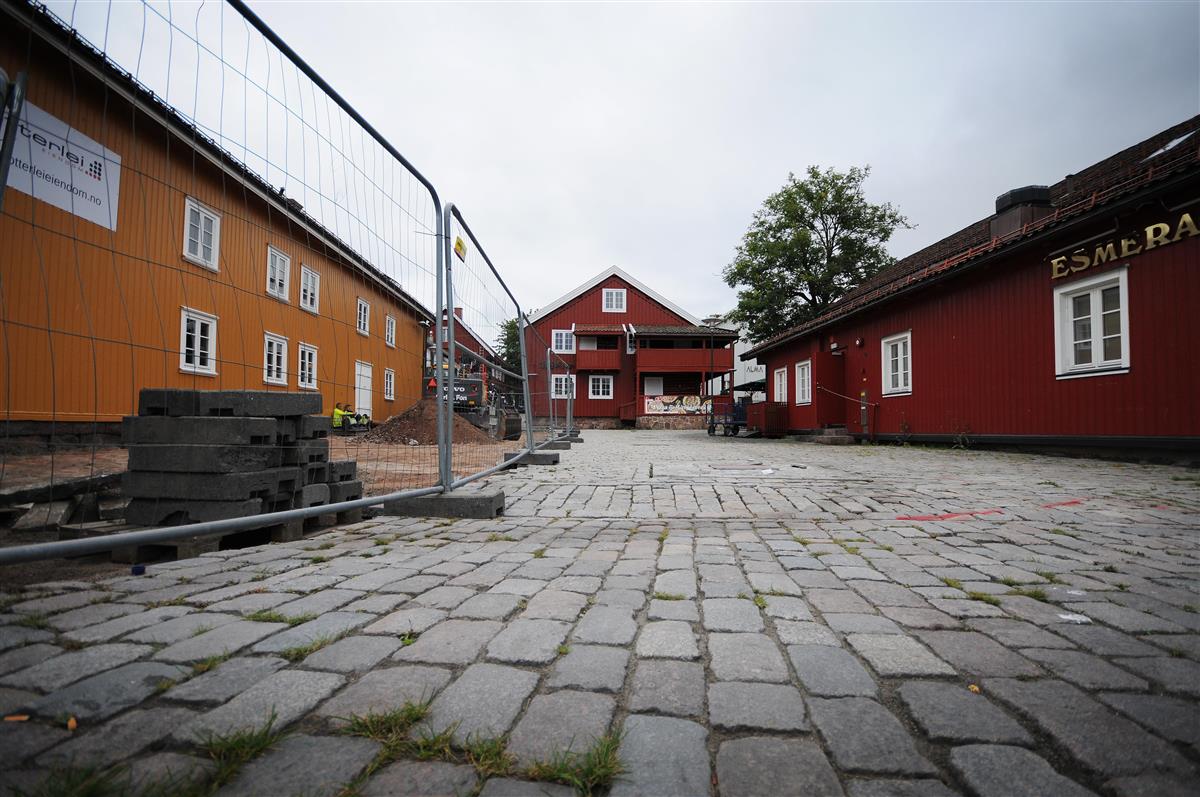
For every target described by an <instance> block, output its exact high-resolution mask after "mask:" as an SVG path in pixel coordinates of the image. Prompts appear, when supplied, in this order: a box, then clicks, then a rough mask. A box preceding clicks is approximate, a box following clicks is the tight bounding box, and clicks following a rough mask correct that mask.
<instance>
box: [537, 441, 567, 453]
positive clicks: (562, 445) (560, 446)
mask: <svg viewBox="0 0 1200 797" xmlns="http://www.w3.org/2000/svg"><path fill="white" fill-rule="evenodd" d="M542 450H543V451H570V450H571V443H570V442H569V441H567V440H552V441H550V442H549V443H546V444H545V445H544V446H542Z"/></svg>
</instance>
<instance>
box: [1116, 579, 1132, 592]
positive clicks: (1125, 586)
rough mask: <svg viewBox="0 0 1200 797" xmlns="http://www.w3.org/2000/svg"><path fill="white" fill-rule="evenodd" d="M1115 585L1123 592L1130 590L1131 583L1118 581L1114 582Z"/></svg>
mask: <svg viewBox="0 0 1200 797" xmlns="http://www.w3.org/2000/svg"><path fill="white" fill-rule="evenodd" d="M1113 586H1114V587H1116V588H1117V589H1119V590H1121V592H1128V591H1129V585H1128V584H1126V583H1125V582H1124V581H1118V582H1117V583H1116V584H1114V585H1113Z"/></svg>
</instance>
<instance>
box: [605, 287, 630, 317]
mask: <svg viewBox="0 0 1200 797" xmlns="http://www.w3.org/2000/svg"><path fill="white" fill-rule="evenodd" d="M610 296H611V297H612V299H613V301H612V307H609V301H608V299H609V297H610ZM618 297H619V298H620V300H621V301H620V305H621V306H620V307H617V304H618V302H617V298H618ZM625 299H626V296H625V289H624V288H604V289H603V291H602V292H601V294H600V309H601V310H602V311H604V312H606V313H624V312H626V309H625V308H626V304H625Z"/></svg>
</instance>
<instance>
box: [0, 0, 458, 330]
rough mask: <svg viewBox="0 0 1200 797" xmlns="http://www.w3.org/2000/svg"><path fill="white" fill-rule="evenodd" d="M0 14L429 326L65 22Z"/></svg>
mask: <svg viewBox="0 0 1200 797" xmlns="http://www.w3.org/2000/svg"><path fill="white" fill-rule="evenodd" d="M0 8H3V10H4V11H5V12H7V13H8V14H9V15H10V16H12V17H14V18H16V19H17V20H19V21H21V22H27V23H28V24H29V27H30V29H31V30H32V31H33V32H34V34H35V35H36V36H37V37H38V38H39V39H40V40H42V41H43V42H45V43H46V44H48V45H50V46H51V47H53V48H55V49H56V50H58V51H59V52H60V53H61V54H62V55H63V56H65V57H66V58H67V59H69V60H70V61H71V63H73V64H74V65H76V66H78V67H81V68H82V69H83V70H84V71H85V72H87V73H88V74H90V75H91V76H92V77H94V78H95V79H96V80H98V81H100V82H101V83H102V84H103V85H104V86H106V87H107V88H108V89H110V90H112V91H113V93H114V94H116V95H117V96H119V97H121V98H122V99H124V100H125V101H126V102H128V103H129V104H130V105H131V106H132V107H133V108H134V109H135V110H138V111H141V112H142V113H144V114H146V115H147V116H149V117H151V118H152V119H154V120H155V121H157V122H159V123H160V124H162V125H163V127H164V128H166V130H167V131H168V132H169V133H172V134H174V135H175V136H176V137H177V138H178V139H179V140H181V141H183V142H184V143H185V144H187V145H188V146H189V147H191V148H192V149H194V150H196V151H197V152H199V153H201V154H202V155H204V156H206V157H207V158H208V160H209V161H210V162H211V163H213V165H215V166H217V167H218V168H220V169H222V170H223V171H225V172H226V173H227V174H230V175H231V176H232V177H234V178H235V179H238V180H241V181H242V182H243V186H244V187H246V188H248V189H250V190H251V191H252V192H253V193H254V194H256V195H257V196H258V197H259V198H260V199H262V200H263V201H265V202H267V203H268V204H270V205H272V206H273V207H274V208H275V209H276V210H277V211H279V212H280V213H282V214H283V215H284V216H285V217H287V218H288V219H289V220H290V221H291V222H292V223H294V224H296V225H297V226H299V227H301V228H304V229H306V230H307V231H309V232H310V233H311V234H312V235H313V236H314V237H316V238H317V239H319V240H320V242H321V243H322V244H324V246H325V247H326V249H327V250H328V254H330V255H331V256H336V257H339V258H340V259H342V260H343V261H346V262H347V263H348V264H349V265H351V266H352V267H354V268H356V269H357V270H358V271H360V272H361V273H362V274H363V275H364V276H366V277H367V278H369V279H370V280H372V281H373V282H375V283H376V284H377V285H378V286H379V287H380V288H382V289H383V290H384V291H386V292H387V293H389V294H391V295H392V297H393V298H395V299H396V300H397V301H399V302H400V303H401V304H403V305H407V306H408V307H410V308H411V309H412V310H414V311H415V312H416V313H417V315H418V316H420V317H421V318H423V319H425V320H427V321H429V322H432V321H433V320H434V315H433V313H432V312H430V311H429V310H428V309H426V308H425V306H424V305H422V304H421V302H420V301H419V300H417V299H416V298H415V297H414V296H412V295H410V294H409V293H408V292H407V291H405V290H404V289H403V288H402V287H401V286H400V284H399V283H398V282H397V281H396V280H395V279H393V278H392V277H390V276H388V275H387V274H385V273H384V272H382V271H380V270H379V269H378V268H376V267H375V266H373V265H372V264H371V263H370V262H368V261H367V260H366V258H364V257H363V256H362V255H360V254H359V253H358V252H356V251H355V250H354V249H353V248H352V247H351V246H350V245H349V244H347V243H346V242H345V241H343V240H341V239H340V238H338V237H337V235H335V234H334V233H333V232H332V231H330V230H329V229H328V228H326V227H325V226H324V225H322V224H321V223H320V222H319V221H317V220H316V219H314V218H313V217H312V216H310V215H309V214H308V213H306V212H305V211H304V210H303V207H302V206H301V205H300V203H299V202H298V201H296V200H295V199H292V198H291V197H288V196H285V195H284V193H283V191H282V190H281V189H280V190H277V189H276V188H275V187H274V186H272V185H271V184H270V183H268V182H267V181H266V180H265V179H264V178H263V177H261V176H260V175H258V174H257V173H256V172H254V171H252V170H251V169H250V167H248V166H247V165H246V164H244V163H243V162H242V161H240V160H238V159H237V158H236V157H235V156H234V155H233V154H232V153H230V152H229V151H228V150H226V149H224V148H222V147H221V146H220V145H219V144H218V143H217V142H216V141H214V140H213V139H212V138H210V137H209V136H207V135H206V134H205V133H203V132H202V131H201V130H200V128H199V127H197V126H196V125H195V124H193V123H192V122H190V121H188V120H187V119H186V118H184V117H183V115H182V114H180V113H179V112H178V111H176V110H175V108H174V107H173V106H171V105H170V104H169V103H167V102H166V101H165V100H163V99H161V98H160V97H159V96H158V95H156V94H155V93H154V92H152V91H150V90H149V89H147V88H146V87H144V86H143V85H142V84H140V83H138V82H137V79H136V78H134V76H133V75H132V74H130V73H128V72H126V71H125V70H124V69H122V68H121V67H119V66H118V65H117V64H116V63H114V62H113V61H111V60H110V59H109V58H108V57H107V56H105V55H104V53H102V52H101V51H99V50H97V49H96V48H95V47H94V46H93V45H92V44H91V43H90V42H89V41H87V40H86V39H84V38H83V37H81V36H80V35H79V34H78V33H76V32H75V31H74V30H73V29H71V28H69V27H67V25H66V24H65V22H63V21H62V20H60V19H59V18H58V17H56V16H55V15H54V14H53V13H52V12H50V11H49V10H48V9H46V8H44V7H42V6H35V5H32V4H30V5H28V6H25V7H24V8H18V7H15V5H14V4H9V3H6V2H0ZM25 10H27V11H28V14H25V13H22V12H23V11H25Z"/></svg>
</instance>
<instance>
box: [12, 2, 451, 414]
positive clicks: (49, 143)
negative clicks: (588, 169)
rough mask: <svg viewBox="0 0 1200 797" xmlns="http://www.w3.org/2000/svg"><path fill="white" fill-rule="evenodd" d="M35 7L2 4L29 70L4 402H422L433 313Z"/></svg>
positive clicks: (82, 410)
mask: <svg viewBox="0 0 1200 797" xmlns="http://www.w3.org/2000/svg"><path fill="white" fill-rule="evenodd" d="M19 14H20V16H19V18H18V17H16V16H15V15H14V14H13V11H12V10H11V7H9V6H7V5H6V6H4V9H3V11H0V21H2V23H3V24H0V68H3V70H4V71H5V72H6V73H7V75H8V76H9V78H10V79H11V78H13V77H15V76H16V75H17V74H18V73H21V72H24V73H26V75H27V101H26V106H25V109H26V110H25V112H24V113H23V114H22V120H21V122H20V124H19V129H18V134H17V136H16V144H15V147H14V151H13V158H12V166H11V172H10V176H9V180H8V182H9V186H8V187H7V188H6V189H5V193H4V205H3V213H2V214H0V334H2V340H0V418H2V419H5V420H6V421H8V422H10V423H13V422H17V423H20V422H47V421H53V422H55V423H56V424H79V423H96V422H100V423H108V422H113V421H117V420H119V419H120V418H121V417H122V416H124V415H129V414H134V413H136V411H137V396H138V391H139V390H140V389H141V388H145V387H177V388H196V389H205V390H207V389H225V390H241V389H253V390H281V391H303V390H313V391H319V392H320V393H321V394H322V398H323V405H324V408H325V409H324V411H325V412H326V413H328V412H330V411H332V408H333V404H334V402H346V403H348V404H351V405H353V406H354V407H355V408H356V409H357V410H358V411H359V412H366V413H368V414H370V415H371V416H372V417H374V418H376V419H378V420H383V419H386V418H387V417H389V416H391V415H395V414H398V413H400V412H402V411H404V410H405V409H407V408H408V407H409V406H411V405H412V404H413V403H415V402H416V401H418V400H419V399H420V396H421V387H422V385H421V382H422V362H423V355H424V347H425V332H426V330H427V328H428V326H429V325H430V324H431V323H432V315H431V314H430V313H429V311H428V310H426V309H425V308H424V307H422V306H421V305H420V303H419V302H418V301H416V300H415V299H414V298H413V297H411V296H410V295H408V294H407V293H406V292H405V291H404V290H403V289H402V288H401V286H400V285H398V284H397V283H396V282H395V281H394V280H393V279H391V278H389V277H388V276H387V275H385V274H383V273H382V272H380V271H379V270H377V269H376V268H374V267H373V266H372V265H371V264H369V263H368V262H366V261H365V260H364V259H363V258H362V257H361V256H359V255H358V254H357V253H356V252H354V251H353V250H352V249H350V248H349V247H348V246H347V245H346V244H344V243H343V242H341V241H339V240H338V239H337V238H336V237H335V236H334V235H332V234H331V233H330V232H329V231H328V230H326V229H324V228H323V227H322V226H321V225H320V224H318V223H317V222H316V221H314V219H313V218H311V217H310V216H309V215H308V214H306V213H305V212H304V210H303V208H301V207H300V205H299V203H296V202H295V201H293V200H290V199H288V198H286V197H284V196H282V195H281V194H280V193H279V192H277V191H276V190H274V189H273V188H272V187H271V186H270V185H269V184H267V183H266V182H264V181H263V180H261V179H260V178H259V177H258V176H257V175H255V174H253V173H251V172H250V171H249V170H248V169H246V168H245V167H243V166H242V165H241V164H240V163H239V162H238V161H236V160H235V159H234V158H232V157H230V156H229V155H228V154H226V153H224V152H223V151H222V150H220V149H218V148H217V147H215V146H214V145H212V144H211V143H210V142H209V140H208V139H207V138H205V137H204V136H203V135H202V134H201V133H200V132H198V131H197V130H196V129H195V128H194V127H192V126H191V125H190V124H189V123H187V122H186V121H185V120H183V119H181V118H180V117H179V116H178V115H176V114H175V113H174V112H173V111H171V110H170V109H169V108H168V107H166V106H165V105H164V104H163V103H161V102H159V101H158V100H157V99H156V98H155V97H154V96H153V95H151V94H150V93H148V92H147V91H145V90H144V89H142V88H141V87H139V86H138V85H137V84H135V83H133V82H132V81H131V80H130V79H129V78H128V77H127V76H125V75H124V74H122V73H121V72H119V71H118V70H116V69H115V68H113V67H112V66H111V65H110V64H109V63H108V62H106V61H105V60H103V59H102V58H101V57H100V56H99V55H98V54H97V53H96V52H94V51H93V50H91V49H90V48H89V47H88V46H87V45H86V44H84V43H83V42H82V41H80V40H79V39H78V38H77V37H75V36H74V35H73V34H72V33H71V32H69V31H67V30H65V29H64V28H63V27H62V26H61V25H59V24H58V23H57V22H56V21H55V20H54V19H53V18H52V17H49V16H48V15H45V14H43V13H42V12H40V11H34V10H30V9H24V10H22V11H20V12H19ZM106 151H107V152H106ZM114 155H115V157H119V163H118V162H117V161H116V160H115V158H114V157H113V156H114ZM64 175H66V177H65V178H64ZM115 178H119V181H118V180H117V179H115ZM21 180H24V181H25V184H26V188H24V189H21V188H19V187H14V184H15V183H14V181H16V183H19V182H20V181H21ZM30 191H32V195H31V193H30ZM64 196H65V197H66V200H67V201H64V200H63V197H64Z"/></svg>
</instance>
